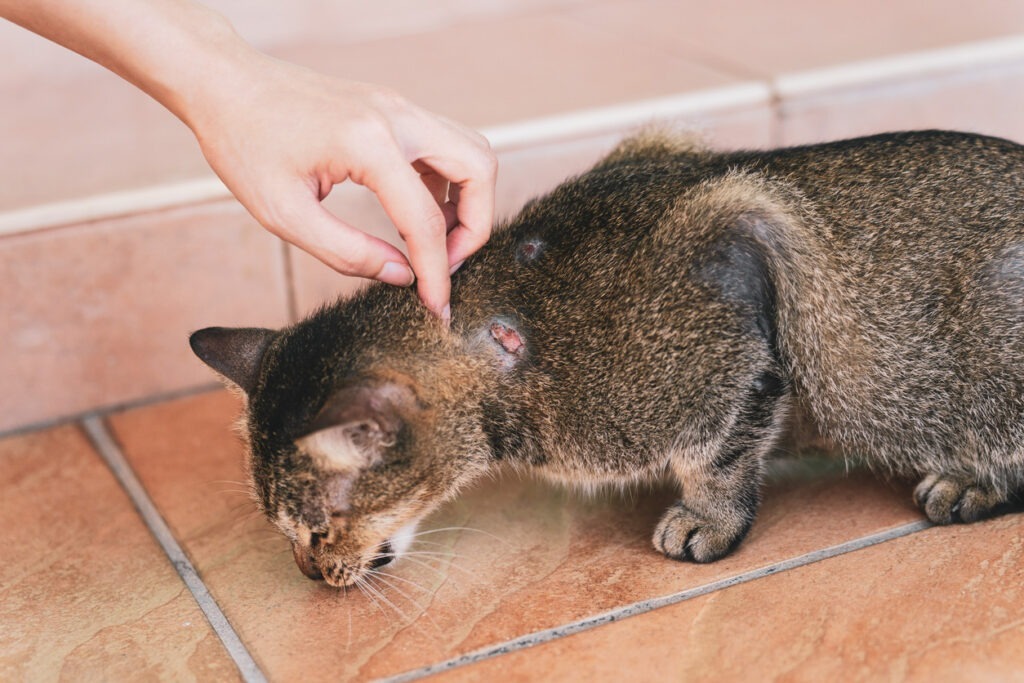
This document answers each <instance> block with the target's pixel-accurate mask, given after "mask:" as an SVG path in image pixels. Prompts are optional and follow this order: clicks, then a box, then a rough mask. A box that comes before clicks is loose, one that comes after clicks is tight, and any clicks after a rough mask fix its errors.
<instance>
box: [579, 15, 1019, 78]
mask: <svg viewBox="0 0 1024 683" xmlns="http://www.w3.org/2000/svg"><path fill="white" fill-rule="evenodd" d="M565 14H566V15H568V16H571V17H572V18H574V19H576V20H578V21H581V22H583V23H586V24H587V25H590V26H595V27H601V28H603V29H605V30H607V31H609V32H611V33H615V34H616V35H626V36H630V37H631V38H632V39H634V40H636V41H638V42H642V43H643V44H645V45H648V46H651V47H657V48H659V49H661V50H662V51H664V52H665V53H666V54H670V55H673V56H675V57H683V58H686V59H690V60H693V61H699V62H701V63H705V64H709V65H714V66H715V67H718V68H721V69H723V70H727V71H730V72H732V73H736V74H741V75H745V76H762V77H777V76H781V75H784V74H788V73H794V72H802V71H809V70H814V69H820V68H825V67H832V66H836V65H839V64H845V63H849V62H860V61H865V60H872V59H878V58H884V57H891V56H893V55H900V54H906V53H911V52H920V51H925V50H935V49H939V48H944V47H947V46H950V45H955V44H961V43H966V42H973V41H981V40H986V39H991V38H1001V37H1006V36H1010V35H1015V34H1019V33H1021V32H1022V31H1024V5H1021V4H1020V3H1009V2H1003V1H1001V0H981V1H980V2H975V3H972V4H971V8H970V11H964V6H963V3H960V2H957V0H937V1H935V2H930V3H929V4H928V6H927V8H924V7H923V6H922V5H921V4H920V3H915V2H909V1H902V2H890V1H887V0H837V1H834V2H816V1H815V0H781V1H779V2H771V3H757V2H749V0H725V1H724V2H716V3H706V2H699V1H698V0H685V1H683V2H678V1H677V0H636V1H634V0H630V1H629V2H617V3H602V4H599V5H597V6H589V5H588V6H582V7H579V8H575V9H571V10H566V12H565ZM882 17H884V20H882Z"/></svg>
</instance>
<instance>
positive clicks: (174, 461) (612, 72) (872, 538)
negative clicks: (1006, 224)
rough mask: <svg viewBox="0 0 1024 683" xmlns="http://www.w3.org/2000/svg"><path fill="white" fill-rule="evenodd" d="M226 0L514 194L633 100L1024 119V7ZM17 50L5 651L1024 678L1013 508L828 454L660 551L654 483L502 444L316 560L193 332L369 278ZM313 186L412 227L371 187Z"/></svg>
mask: <svg viewBox="0 0 1024 683" xmlns="http://www.w3.org/2000/svg"><path fill="white" fill-rule="evenodd" d="M209 4H212V5H214V6H216V7H218V8H219V9H220V10H221V11H223V12H225V13H226V14H227V15H228V16H229V17H230V18H231V19H232V20H233V21H234V23H235V24H236V26H237V27H238V29H239V31H240V32H241V33H242V34H243V35H244V36H246V37H247V38H249V39H250V40H251V41H253V42H254V43H255V44H257V45H258V46H260V47H261V48H263V49H265V50H267V51H269V52H271V53H273V54H276V55H278V56H281V57H285V58H288V59H292V60H295V61H298V62H301V63H305V64H308V65H310V66H314V67H315V68H318V69H320V70H322V71H327V72H330V73H335V74H337V75H341V76H345V77H349V78H357V79H363V80H371V81H377V82H380V83H385V84H388V85H391V86H394V87H395V88H397V89H398V90H399V91H401V92H403V93H405V94H406V95H407V96H409V97H410V98H411V99H413V100H415V101H417V102H418V103H420V104H421V105H423V106H426V107H427V108H429V109H433V110H436V111H439V112H442V113H445V114H448V115H450V116H452V117H454V118H456V119H459V120H461V121H464V122H465V123H467V124H469V125H472V126H476V127H483V128H484V131H485V133H487V134H488V135H489V136H490V137H491V139H492V141H493V142H494V145H495V148H496V150H497V151H498V154H499V157H500V163H501V172H500V179H499V185H498V188H497V191H498V207H499V214H501V215H507V214H509V213H511V212H513V211H514V210H515V209H516V208H517V207H519V206H520V205H521V204H522V203H523V201H525V200H526V199H528V198H529V197H531V196H534V195H536V194H538V193H540V192H543V191H545V190H547V189H548V188H550V187H552V186H553V185H554V184H555V183H557V182H558V181H560V180H561V179H562V178H564V177H566V176H568V175H570V174H572V173H575V172H577V171H579V170H581V169H583V168H585V167H586V166H587V165H589V164H590V163H592V162H593V161H594V160H595V159H596V158H597V157H599V156H600V154H602V153H603V152H604V151H605V150H607V149H608V148H609V146H610V145H612V144H613V143H614V142H615V141H616V140H617V139H618V138H619V137H620V136H621V135H622V134H623V132H624V131H627V130H629V129H631V128H633V127H634V126H636V125H638V124H642V123H644V122H646V121H649V120H650V119H664V120H668V121H671V122H674V123H676V124H681V125H684V126H686V127H690V128H697V129H699V130H702V131H704V133H705V134H706V135H707V136H708V137H709V138H710V139H711V140H712V141H713V142H714V144H715V145H717V146H719V147H726V148H729V147H768V146H771V145H775V144H786V143H801V142H807V141H812V140H821V139H830V138H837V137H842V136H847V135H855V134H861V133H870V132H877V131H881V130H891V129H897V128H921V127H950V128H961V129H967V130H975V131H979V132H984V133H991V134H997V135H1003V136H1007V137H1010V138H1013V139H1017V140H1024V118H1022V117H1021V116H1020V115H1019V112H1020V111H1022V110H1024V87H1022V85H1024V4H1022V3H1020V2H1005V1H1003V0H982V1H980V2H975V3H972V5H971V9H970V11H969V12H965V11H964V10H963V7H964V6H963V4H962V3H958V2H954V0H937V1H936V2H933V3H928V4H927V5H923V4H922V3H915V2H910V1H909V0H902V1H899V0H897V1H896V2H888V1H886V2H883V1H882V0H868V1H867V2H865V0H837V1H836V2H828V3H821V2H817V1H812V0H780V1H779V2H772V3H760V2H748V1H746V0H726V2H721V3H706V2H698V1H697V0H683V1H677V0H493V1H490V2H487V3H480V2H475V1H473V0H448V1H446V2H444V3H422V2H418V1H416V0H382V1H381V2H379V3H365V2H360V1H358V0H340V1H339V2H332V3H324V2H322V1H321V0H296V1H295V2H291V3H285V4H281V3H239V2H237V1H236V0H209ZM0 61H2V62H3V63H4V65H5V68H4V69H2V70H0V96H2V98H3V101H4V106H3V107H0V131H3V139H2V143H0V331H2V332H3V340H4V341H3V345H2V346H0V378H2V381H3V389H4V390H3V391H0V435H6V436H0V529H2V531H0V548H2V549H0V557H2V562H0V681H9V680H10V681H20V680H27V681H37V680H57V679H64V680H75V681H77V680H103V681H107V680H191V679H194V680H203V681H207V680H210V681H220V680H234V679H239V678H242V679H246V678H248V679H250V680H260V679H261V678H262V677H264V676H265V677H266V678H268V679H270V680H274V681H278V680H280V681H291V680H300V679H301V680H312V681H318V680H324V681H338V680H368V679H379V678H393V677H398V678H399V679H412V678H419V677H424V676H427V675H432V674H433V675H438V676H439V677H440V678H441V679H442V680H443V679H445V678H449V679H453V678H454V679H462V680H502V681H504V680H510V681H518V680H523V681H526V680H531V681H532V680H558V681H562V680H594V681H604V680H608V681H620V680H716V681H717V680H744V681H746V680H769V679H770V680H794V681H804V680H806V681H820V680H898V681H902V680H920V681H924V680H928V681H931V680H940V681H941V680H956V681H975V680H980V681H989V680H991V681H1007V680H1024V654H1022V653H1024V601H1022V600H1021V597H1022V596H1021V595H1020V589H1019V588H1018V587H1019V586H1020V585H1021V584H1022V578H1024V577H1022V573H1024V557H1022V551H1021V548H1022V543H1024V516H1021V515H1016V516H1009V517H1005V518H1001V519H997V520H992V521H989V522H984V523H981V524H976V525H972V526H966V527H954V528H944V529H938V528H930V527H928V525H927V524H924V523H923V522H922V518H921V515H920V514H919V512H918V511H917V510H916V509H915V508H914V506H913V505H912V504H911V503H910V493H909V491H910V489H909V484H908V483H906V482H895V483H886V482H883V481H880V480H879V479H877V478H875V477H872V476H870V475H868V474H866V473H863V472H859V471H854V472H851V473H847V472H846V471H845V470H844V468H843V466H842V463H835V462H831V463H830V462H821V461H804V462H802V463H798V464H792V463H780V464H778V465H777V466H776V467H775V469H774V471H773V474H772V477H771V480H770V483H769V486H768V488H767V491H766V494H765V502H764V506H763V508H762V510H761V512H760V515H759V517H758V520H757V522H756V524H755V526H754V528H753V530H752V532H751V534H750V536H749V537H748V539H747V540H746V541H745V543H744V544H743V545H742V546H741V547H740V548H739V550H738V551H737V552H736V553H734V554H733V555H731V556H729V557H728V558H726V559H723V560H721V561H720V562H717V563H714V564H711V565H703V566H698V565H692V564H683V563H677V562H672V561H669V560H666V559H664V558H662V557H660V556H659V555H657V554H656V553H655V552H654V551H653V550H652V549H651V548H650V544H649V536H650V533H651V530H652V528H653V525H654V524H655V522H656V520H657V519H658V516H659V514H660V513H661V511H662V510H663V509H664V507H665V506H666V504H667V503H668V501H669V500H671V495H672V494H671V491H668V490H663V489H653V490H650V491H638V492H635V493H633V494H630V495H612V494H608V495H605V496H601V497H598V498H584V497H580V496H577V495H575V494H573V493H570V492H566V491H563V490H560V489H557V488H554V487H552V486H549V485H547V484H545V483H542V482H537V481H531V480H520V479H518V478H516V477H514V476H511V475H509V476H504V477H502V478H501V479H500V480H498V481H493V482H487V483H485V484H481V485H480V486H478V487H475V488H473V489H472V490H469V491H466V492H465V493H464V494H463V495H462V496H460V497H459V498H458V499H457V500H456V501H455V502H453V503H451V504H450V505H448V506H447V507H445V508H444V509H442V510H441V511H439V512H438V513H437V514H435V515H434V516H433V517H431V519H430V520H429V522H428V524H427V525H426V526H427V527H428V528H430V529H434V530H436V533H432V534H430V535H428V536H425V537H424V538H423V543H421V544H420V547H419V548H417V550H418V552H420V553H423V554H420V555H417V556H415V557H410V558H409V561H406V562H404V563H399V564H397V565H396V566H394V567H391V568H388V569H387V570H386V573H385V574H384V575H382V578H381V579H380V580H381V585H380V586H379V588H380V591H381V595H380V596H377V597H376V599H371V597H369V596H366V595H363V594H359V593H349V594H345V593H339V592H338V591H335V590H333V589H330V588H328V587H327V586H325V585H324V584H322V583H314V582H311V581H309V580H307V579H305V578H304V577H302V576H301V575H300V573H299V572H298V571H297V569H296V568H295V566H294V562H293V561H292V557H291V552H290V549H289V547H288V545H287V543H286V542H285V541H284V539H283V538H281V537H280V536H278V535H277V534H276V533H275V532H273V531H272V530H271V528H270V526H269V525H268V524H267V523H266V522H265V521H264V520H263V519H262V518H261V517H260V516H259V515H258V514H257V513H256V511H255V507H254V505H253V503H252V501H251V500H250V499H249V498H248V496H247V494H246V491H245V487H246V484H245V476H244V473H243V469H242V461H241V458H242V453H241V449H240V446H239V443H238V441H237V440H236V438H235V436H234V435H233V434H232V432H231V428H230V425H231V423H232V421H233V419H234V417H235V415H236V413H237V412H238V410H239V406H238V404H237V402H236V400H235V399H234V398H232V397H231V396H229V395H228V394H227V393H226V392H223V391H208V390H207V391H205V392H203V391H199V389H200V388H201V387H203V386H208V384H209V377H210V375H209V373H208V371H207V370H206V368H204V367H202V366H201V365H200V364H199V363H198V362H197V361H195V359H193V358H192V357H191V354H190V353H189V351H188V348H187V345H186V343H185V340H186V336H187V334H188V332H190V331H191V330H192V329H195V328H198V327H201V326H205V325H209V324H221V325H228V324H238V325H281V324H285V323H287V322H288V321H290V320H293V319H294V318H295V317H296V316H297V315H302V314H303V313H305V312H307V311H309V310H311V309H313V308H315V307H316V306H318V305H319V304H320V303H321V302H323V301H325V300H328V299H330V298H332V297H333V296H335V295H336V294H338V293H345V292H350V291H352V290H353V289H354V288H355V287H357V286H359V284H360V282H359V281H357V280H355V279H352V278H344V277H340V276H338V275H337V274H335V273H333V272H332V271H329V270H327V269H326V268H325V267H324V266H322V265H321V264H319V263H318V262H315V261H314V260H313V259H311V258H310V257H308V256H306V255H305V254H303V253H301V252H297V251H295V250H294V249H291V248H287V247H284V246H282V245H281V244H280V243H279V242H277V241H276V240H274V239H273V238H271V237H270V236H269V235H267V234H266V233H264V232H262V231H260V230H259V229H258V228H256V227H255V225H254V223H253V221H252V220H251V219H249V218H248V217H247V216H246V215H245V213H244V211H242V209H241V208H239V207H238V206H237V204H235V203H234V202H233V201H232V200H230V199H229V198H227V197H226V195H225V190H223V188H219V187H218V185H217V183H216V181H215V180H213V179H212V178H211V176H210V173H209V171H208V169H207V168H206V166H205V164H204V162H203V161H202V159H201V156H200V155H199V153H198V150H197V148H196V146H195V145H194V143H193V142H192V141H191V139H190V137H189V134H188V133H187V131H186V130H185V129H184V128H183V127H181V125H180V124H179V123H178V122H177V121H176V120H174V119H173V117H170V116H169V115H167V114H166V112H163V111H162V110H161V109H160V108H159V107H158V106H157V105H155V104H153V103H152V102H151V101H149V100H147V99H146V98H145V97H144V96H142V95H141V94H139V93H138V92H136V91H134V90H133V89H132V88H131V87H130V86H127V85H126V84H124V83H122V82H120V81H118V80H117V79H116V78H114V77H113V76H111V75H109V74H107V73H106V72H104V71H103V70H102V69H99V68H98V67H95V66H94V65H91V64H89V63H87V62H86V61H84V60H82V59H80V58H78V57H76V56H73V55H71V54H70V53H67V52H66V51H64V50H63V49H62V48H57V47H55V46H52V45H49V44H47V43H45V42H44V41H41V40H39V39H36V38H34V37H32V36H30V35H28V34H27V33H25V32H23V31H20V29H17V28H15V27H12V26H8V25H4V24H3V23H2V22H0ZM55 169H56V170H55ZM55 175H57V176H59V182H55V181H54V177H55ZM154 197H156V199H154ZM168 197H170V198H171V199H170V200H168ZM327 204H328V206H329V208H330V209H331V210H333V211H335V212H337V213H338V214H339V215H340V216H342V217H343V218H345V219H347V220H349V221H350V222H352V223H353V224H356V225H359V226H360V227H363V228H366V229H368V230H370V231H372V232H374V233H376V234H379V235H382V236H384V237H385V238H388V239H391V240H394V239H395V238H396V235H395V232H394V230H393V228H392V227H391V226H390V224H389V223H388V221H387V219H386V217H385V216H384V215H383V213H382V212H381V210H380V209H379V206H378V205H377V204H376V201H375V200H374V199H373V197H372V196H370V195H369V194H368V193H366V192H364V191H361V190H359V189H358V188H352V187H347V186H346V187H339V188H338V189H337V190H336V191H335V192H334V193H332V195H331V197H330V198H329V199H328V201H327ZM175 393H177V394H181V395H183V396H184V397H183V398H182V397H179V398H177V399H174V400H168V399H167V396H168V394H175ZM160 397H162V399H161V400H156V399H157V398H160ZM131 401H136V403H135V404H134V406H133V407H131V408H130V409H126V410H117V409H115V408H114V407H115V406H117V405H118V404H122V403H126V402H131ZM139 401H142V403H139ZM89 411H96V412H97V414H98V415H99V420H98V421H96V420H95V419H91V420H90V422H89V425H90V428H93V427H96V426H97V425H98V427H99V429H100V430H101V436H102V435H104V434H106V435H108V436H110V437H111V438H112V441H111V443H112V444H114V449H115V450H113V451H112V450H111V449H110V447H109V446H108V445H104V444H103V443H101V442H97V443H94V442H93V441H92V440H91V439H90V436H89V434H88V433H87V432H86V431H85V430H84V428H83V423H81V422H80V421H79V420H78V418H76V417H74V416H75V415H76V414H77V415H79V416H80V415H81V414H82V413H83V412H89ZM68 416H72V417H68ZM54 425H56V426H54ZM93 434H95V433H93ZM119 453H120V454H123V457H124V458H125V460H126V462H127V464H128V465H129V466H130V468H131V471H132V472H134V474H135V475H136V476H137V477H138V480H139V482H140V483H141V489H139V490H138V491H136V490H135V489H134V488H133V487H132V486H131V485H130V484H128V485H122V483H120V482H119V481H118V479H116V478H115V476H114V475H112V474H111V471H112V470H111V468H109V467H108V466H107V465H105V463H104V460H105V459H107V460H110V459H111V458H115V459H116V457H117V456H118V454H119ZM115 470H116V468H115ZM126 491H128V492H130V493H129V495H126V493H125V492H126ZM131 495H137V496H139V497H138V498H137V499H135V500H134V501H133V499H132V498H131V497H130V496H131ZM136 505H138V506H140V507H141V508H142V509H144V510H147V509H150V506H152V507H153V508H154V509H155V510H156V512H157V514H158V515H159V517H160V519H161V520H163V522H165V523H166V525H167V528H168V529H169V536H168V537H164V536H162V535H161V532H160V531H159V526H160V524H161V523H162V522H160V521H159V520H157V521H154V520H153V519H152V518H151V517H147V515H148V514H149V513H148V512H147V513H145V514H143V513H140V512H138V511H137V509H136V507H135V506H136ZM147 522H148V523H149V524H151V525H155V527H156V528H157V531H155V532H154V531H152V530H151V529H150V528H147ZM168 538H170V543H171V544H176V545H177V546H180V551H183V553H184V554H183V555H178V554H175V553H178V552H179V550H175V549H174V548H172V549H171V551H170V552H171V555H172V556H173V558H174V561H173V562H172V561H168V558H167V555H165V553H164V550H162V547H161V543H164V544H166V543H167V539H168ZM154 539H156V540H154ZM164 547H165V548H166V547H167V546H166V545H165V546H164ZM176 570H177V571H176ZM193 572H194V573H193ZM182 577H186V579H187V581H192V580H193V578H194V577H198V580H199V581H200V583H198V584H189V585H192V586H193V588H195V589H196V590H197V591H198V597H194V595H193V592H192V591H190V590H189V588H188V587H187V585H186V583H187V582H186V580H183V578H182ZM205 591H208V594H207V593H206V592H205ZM211 623H213V624H215V625H216V626H215V627H212V626H211ZM236 664H238V666H236Z"/></svg>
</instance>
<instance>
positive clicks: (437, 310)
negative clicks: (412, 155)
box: [365, 149, 451, 320]
mask: <svg viewBox="0 0 1024 683" xmlns="http://www.w3.org/2000/svg"><path fill="white" fill-rule="evenodd" d="M427 182H432V181H427ZM365 184H366V186H367V187H369V188H370V189H371V190H372V191H373V192H374V193H375V194H376V195H377V198H378V199H379V200H380V203H381V206H383V207H384V211H385V212H387V214H388V217H389V218H391V222H392V223H394V224H395V227H396V228H397V229H398V232H399V234H400V235H401V236H402V239H404V240H405V243H406V245H407V246H408V248H409V261H410V262H411V263H412V268H413V270H414V271H415V272H416V276H417V278H418V284H417V291H418V292H419V295H420V299H421V300H422V301H423V303H424V305H426V307H427V308H429V309H430V310H431V311H433V312H434V314H435V315H437V316H438V317H440V318H442V319H444V320H447V318H448V317H449V312H448V297H449V294H450V290H451V282H450V280H449V277H448V252H447V249H446V241H445V238H446V235H447V232H448V226H447V223H446V221H445V217H444V214H443V213H442V211H441V208H440V207H439V206H438V203H437V201H436V200H435V196H440V195H435V194H433V193H432V192H431V191H429V190H428V189H427V187H426V186H425V185H424V182H421V177H420V175H419V173H417V172H416V171H415V170H414V169H413V167H412V165H411V164H410V163H409V162H408V161H406V160H405V159H404V158H403V157H402V156H401V154H400V153H399V151H398V149H394V150H393V154H387V153H385V152H384V151H383V150H382V151H381V159H380V161H379V163H378V164H377V166H376V168H375V169H373V172H372V173H369V174H368V175H366V177H365ZM435 189H436V183H435Z"/></svg>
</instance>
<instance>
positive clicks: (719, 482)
mask: <svg viewBox="0 0 1024 683" xmlns="http://www.w3.org/2000/svg"><path fill="white" fill-rule="evenodd" d="M787 403H788V395H787V392H786V387H785V383H784V382H783V381H782V380H781V379H779V378H778V377H776V376H775V375H773V374H768V373H765V374H764V375H762V376H761V377H760V378H758V379H757V380H756V381H755V382H754V387H753V389H752V391H751V392H750V393H749V394H748V396H747V397H746V400H745V401H744V403H743V404H742V405H740V406H739V407H738V410H737V412H736V414H735V417H734V419H733V421H732V425H731V426H730V428H729V429H728V430H726V432H725V433H724V435H723V436H722V437H721V438H720V439H719V440H718V442H717V443H714V444H706V445H702V446H691V447H686V448H679V449H678V450H677V451H675V452H673V453H672V454H671V456H670V458H669V465H670V468H671V470H672V472H673V474H674V475H675V477H676V479H677V480H678V481H679V484H680V488H681V491H682V495H681V500H680V501H679V502H677V503H675V504H674V505H673V506H672V507H670V508H669V509H668V511H667V512H665V514H664V515H663V516H662V518H661V521H660V522H659V523H658V526H657V527H656V528H655V530H654V537H653V542H654V547H655V549H657V550H659V551H660V552H662V553H664V554H665V555H666V556H668V557H670V558H673V559H677V560H689V561H692V562H712V561H714V560H717V559H719V558H721V557H723V556H724V555H727V554H728V553H729V552H731V551H732V550H733V549H734V548H735V547H736V546H737V545H738V544H739V543H740V541H742V540H743V538H744V536H746V534H747V531H748V530H749V529H750V525H751V524H752V523H753V521H754V516H755V514H756V513H757V508H758V506H759V505H760V502H761V482H762V461H763V458H764V456H765V455H766V454H767V453H768V452H769V451H770V450H771V448H772V447H773V445H774V443H775V441H776V439H777V437H778V435H779V433H780V432H781V430H782V423H783V421H784V419H785V413H786V405H787Z"/></svg>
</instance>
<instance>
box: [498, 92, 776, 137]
mask: <svg viewBox="0 0 1024 683" xmlns="http://www.w3.org/2000/svg"><path fill="white" fill-rule="evenodd" d="M770 98H771V88H770V87H769V84H768V83H766V82H763V81H762V82H756V81H749V82H746V83H739V84H736V85H727V86H722V87H718V88H706V89H704V90H696V91H691V92H686V93H680V94H677V95H668V96H666V97H657V98H653V99H647V100H640V101H637V102H626V103H624V104H616V105H610V106H605V107H595V108H593V109H582V110H578V111H574V112H569V113H567V114H558V115H555V116H546V117H542V118H536V119H530V120H527V121H523V122H520V123H513V124H508V125H504V126H494V127H491V128H484V129H483V130H481V131H480V132H481V133H483V135H484V137H486V138H487V139H488V140H489V141H490V143H491V146H492V147H493V148H494V149H495V151H498V152H504V151H511V150H514V149H519V148H522V147H529V146H533V145H540V144H547V143H551V142H560V141H564V140H572V139H577V138H583V137H590V136H595V135H601V134H608V133H614V132H616V131H621V132H626V131H628V130H629V129H630V128H635V127H637V126H642V125H645V124H648V123H652V122H655V121H658V120H663V119H672V118H676V117H680V116H687V115H692V114H698V113H703V114H709V113H713V112H715V111H720V110H728V109H735V108H740V107H750V106H756V105H761V104H764V103H766V102H767V101H768V100H769V99H770Z"/></svg>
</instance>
